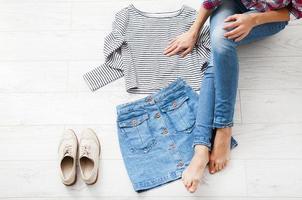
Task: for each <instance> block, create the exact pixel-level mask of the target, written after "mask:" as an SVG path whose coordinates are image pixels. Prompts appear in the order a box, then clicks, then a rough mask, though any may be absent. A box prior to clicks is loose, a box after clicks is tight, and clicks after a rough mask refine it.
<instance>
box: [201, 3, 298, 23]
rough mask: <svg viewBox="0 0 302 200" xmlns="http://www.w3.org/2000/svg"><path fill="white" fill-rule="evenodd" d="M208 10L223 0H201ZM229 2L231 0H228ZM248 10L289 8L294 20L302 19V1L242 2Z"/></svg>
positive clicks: (263, 10)
mask: <svg viewBox="0 0 302 200" xmlns="http://www.w3.org/2000/svg"><path fill="white" fill-rule="evenodd" d="M201 1H202V5H203V7H204V8H206V9H214V8H216V7H218V6H219V5H221V4H222V2H223V0H201ZM226 1H229V0H226ZM241 2H242V3H243V5H245V7H246V8H248V9H256V10H258V11H260V12H265V11H269V10H277V9H280V8H284V7H287V8H288V10H289V12H290V14H291V19H292V18H296V19H299V18H302V0H264V1H259V0H241Z"/></svg>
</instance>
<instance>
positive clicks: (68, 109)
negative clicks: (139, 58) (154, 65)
mask: <svg viewBox="0 0 302 200" xmlns="http://www.w3.org/2000/svg"><path fill="white" fill-rule="evenodd" d="M129 3H134V4H135V5H136V6H137V7H138V8H141V9H143V10H146V11H165V10H175V9H177V8H179V7H180V6H181V5H182V4H183V3H185V4H187V5H190V6H192V7H195V8H196V9H198V7H199V3H200V1H198V0H166V1H160V0H145V1H141V0H136V1H131V2H130V1H127V0H114V1H113V0H0V198H1V199H44V200H46V199H66V200H67V199H74V198H77V199H78V198H79V199H110V200H111V199H118V200H120V199H144V200H145V199H146V200H155V199H156V200H157V199H165V200H168V199H179V200H180V199H181V200H183V199H184V200H189V199H196V200H197V199H211V200H217V199H221V200H222V199H223V200H231V199H232V200H233V199H240V200H241V199H261V200H271V199H279V200H281V199H282V200H287V199H302V167H301V166H302V145H301V143H302V105H301V102H302V23H301V22H300V23H299V22H297V21H295V22H294V23H291V24H290V25H289V26H288V27H287V28H286V29H285V30H283V31H282V32H281V33H279V34H277V35H275V36H272V37H271V38H267V39H265V40H262V41H259V42H255V43H253V44H251V45H249V46H242V47H240V48H239V54H240V64H241V66H240V86H239V93H238V98H237V105H236V116H235V118H236V120H235V121H236V124H235V127H234V135H235V138H236V139H237V140H238V142H239V146H238V148H236V149H235V150H234V151H233V153H232V162H231V164H230V165H229V166H228V167H227V169H226V170H224V171H223V172H221V173H219V174H216V175H209V174H206V177H205V178H206V183H205V184H203V185H202V186H201V187H200V188H199V190H198V191H197V192H196V193H195V194H190V193H188V192H186V190H185V189H184V187H183V185H182V183H181V182H180V181H175V182H173V183H170V184H167V185H165V186H163V187H159V188H157V189H154V190H150V191H148V192H145V193H142V194H137V193H135V192H134V191H133V189H132V186H131V184H130V181H129V179H128V177H127V175H126V171H125V168H124V165H123V162H122V160H121V154H120V151H119V147H118V143H117V136H116V129H115V123H114V122H115V106H116V105H117V104H120V103H125V102H128V101H131V100H134V99H138V98H140V97H142V95H130V94H127V93H126V92H125V88H124V79H120V80H118V81H116V82H114V83H112V84H110V85H107V86H106V87H104V88H102V89H100V90H99V91H98V92H96V93H92V92H90V91H89V89H88V87H87V86H86V85H85V83H84V81H83V79H82V74H83V73H84V72H87V71H88V70H89V69H91V68H94V67H96V66H98V65H99V64H100V63H102V62H103V54H102V49H103V39H104V36H105V35H106V34H108V32H109V31H110V27H111V22H112V20H113V16H114V13H115V12H116V11H118V10H119V9H121V8H123V7H125V6H127V5H128V4H129ZM301 21H302V20H301ZM86 127H91V128H94V129H95V130H96V131H97V133H98V136H99V137H100V140H101V142H102V160H101V168H100V171H101V176H100V177H99V181H98V182H97V183H96V184H95V185H93V186H86V185H85V184H84V183H83V182H82V181H81V180H80V179H78V181H77V183H76V185H74V186H73V187H65V186H63V185H62V184H61V182H60V179H59V176H58V171H57V160H56V158H57V154H56V151H57V146H58V142H59V139H60V136H61V133H62V131H63V130H64V129H65V128H73V129H75V130H76V132H77V133H79V132H80V130H81V129H82V128H86Z"/></svg>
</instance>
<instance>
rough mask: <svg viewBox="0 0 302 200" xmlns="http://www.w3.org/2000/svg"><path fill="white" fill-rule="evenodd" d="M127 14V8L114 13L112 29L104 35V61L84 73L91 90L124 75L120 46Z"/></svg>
mask: <svg viewBox="0 0 302 200" xmlns="http://www.w3.org/2000/svg"><path fill="white" fill-rule="evenodd" d="M127 21H128V14H127V8H124V9H122V10H120V11H119V12H118V13H116V14H115V20H114V22H113V23H112V31H111V32H110V33H109V34H108V35H107V36H106V37H105V42H104V55H105V62H104V63H103V64H102V65H100V66H99V67H97V68H95V69H93V70H91V71H89V72H87V73H86V74H84V76H83V77H84V80H85V81H86V83H87V84H88V86H89V88H90V89H91V90H92V91H95V90H97V89H99V88H101V87H103V86H104V85H107V84H108V83H110V82H112V81H114V80H117V79H119V78H121V77H123V76H124V73H123V71H124V65H123V59H122V54H121V47H122V45H123V44H124V42H125V33H126V28H127Z"/></svg>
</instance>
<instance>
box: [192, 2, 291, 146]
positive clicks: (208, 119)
mask: <svg viewBox="0 0 302 200" xmlns="http://www.w3.org/2000/svg"><path fill="white" fill-rule="evenodd" d="M255 12H258V11H257V10H253V9H247V8H245V6H244V5H243V4H242V2H241V1H240V0H223V3H222V4H221V5H220V6H219V7H217V8H216V9H215V10H213V12H212V14H211V16H210V38H211V55H210V61H209V63H208V66H207V68H206V70H205V74H204V77H203V81H202V85H201V86H200V95H199V104H198V107H199V108H200V109H198V112H197V117H196V118H197V120H196V129H197V131H195V133H196V134H195V139H194V145H195V144H206V145H207V146H208V147H209V148H211V144H210V141H211V140H213V138H214V137H213V136H214V134H215V133H213V128H214V129H215V128H226V127H232V126H233V124H234V122H233V117H234V110H235V102H236V95H237V89H238V78H239V63H238V55H237V47H238V46H240V45H243V44H249V43H251V42H253V41H257V40H261V39H264V38H266V37H268V36H271V35H274V34H276V33H278V32H280V31H281V30H283V29H284V28H285V27H286V25H287V24H288V22H287V21H282V22H271V23H266V24H261V25H258V26H255V27H254V28H252V30H251V31H250V32H249V34H248V35H247V36H246V37H245V38H243V39H242V40H240V41H238V42H235V40H233V39H228V38H226V37H225V36H224V34H225V33H226V32H228V31H230V30H225V29H224V26H225V25H226V24H227V23H230V22H224V19H226V18H227V17H228V16H231V15H234V14H240V13H246V14H248V13H255ZM272 62H273V60H272ZM251 67H252V66H251ZM209 136H210V138H208V137H209Z"/></svg>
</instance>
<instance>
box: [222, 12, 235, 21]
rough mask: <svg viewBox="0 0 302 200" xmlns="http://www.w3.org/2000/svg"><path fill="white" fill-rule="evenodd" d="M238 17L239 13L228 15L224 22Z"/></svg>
mask: <svg viewBox="0 0 302 200" xmlns="http://www.w3.org/2000/svg"><path fill="white" fill-rule="evenodd" d="M237 17H238V15H237V14H235V15H231V16H228V17H227V18H225V19H224V22H228V21H234V20H237Z"/></svg>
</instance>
